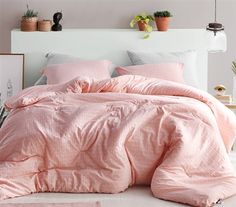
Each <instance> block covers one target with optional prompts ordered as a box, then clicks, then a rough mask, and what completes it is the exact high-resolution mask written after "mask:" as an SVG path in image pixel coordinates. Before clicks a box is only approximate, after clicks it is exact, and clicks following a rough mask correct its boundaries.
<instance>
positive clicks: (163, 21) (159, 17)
mask: <svg viewBox="0 0 236 207" xmlns="http://www.w3.org/2000/svg"><path fill="white" fill-rule="evenodd" d="M154 17H155V21H156V25H157V29H158V31H167V30H168V27H169V23H170V17H172V14H171V13H170V12H169V11H157V12H155V13H154Z"/></svg>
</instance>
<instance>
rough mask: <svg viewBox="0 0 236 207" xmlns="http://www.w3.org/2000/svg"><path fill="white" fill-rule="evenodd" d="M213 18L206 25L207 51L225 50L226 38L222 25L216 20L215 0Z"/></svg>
mask: <svg viewBox="0 0 236 207" xmlns="http://www.w3.org/2000/svg"><path fill="white" fill-rule="evenodd" d="M214 5H215V7H214V11H215V20H214V22H213V23H209V24H208V25H207V28H206V30H207V37H208V43H209V46H208V48H209V51H211V52H225V51H226V49H227V38H226V34H225V32H224V26H223V25H222V24H221V23H218V22H217V1H216V0H215V4H214Z"/></svg>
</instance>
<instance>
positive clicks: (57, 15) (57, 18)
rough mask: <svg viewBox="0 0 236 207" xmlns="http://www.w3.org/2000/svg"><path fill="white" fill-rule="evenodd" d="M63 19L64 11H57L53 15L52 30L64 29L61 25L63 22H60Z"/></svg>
mask: <svg viewBox="0 0 236 207" xmlns="http://www.w3.org/2000/svg"><path fill="white" fill-rule="evenodd" d="M61 19H62V12H56V13H55V14H54V15H53V22H54V25H52V31H61V30H62V26H61V24H59V22H60V21H61Z"/></svg>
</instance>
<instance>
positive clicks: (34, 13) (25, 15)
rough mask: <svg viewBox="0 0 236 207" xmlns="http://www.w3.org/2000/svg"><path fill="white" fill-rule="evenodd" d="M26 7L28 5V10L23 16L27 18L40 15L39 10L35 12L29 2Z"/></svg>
mask: <svg viewBox="0 0 236 207" xmlns="http://www.w3.org/2000/svg"><path fill="white" fill-rule="evenodd" d="M26 7H27V10H26V12H25V13H24V15H23V17H26V18H31V17H38V12H35V11H34V10H33V9H30V8H29V5H28V4H27V6H26Z"/></svg>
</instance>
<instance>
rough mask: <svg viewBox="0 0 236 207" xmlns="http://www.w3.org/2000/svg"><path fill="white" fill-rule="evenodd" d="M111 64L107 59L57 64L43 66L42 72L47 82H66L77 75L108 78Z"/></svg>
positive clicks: (98, 78)
mask: <svg viewBox="0 0 236 207" xmlns="http://www.w3.org/2000/svg"><path fill="white" fill-rule="evenodd" d="M111 65H112V63H111V62H110V61H108V60H97V61H96V60H95V61H82V62H77V63H65V64H57V65H50V66H48V67H46V68H44V69H43V74H44V75H45V76H47V84H60V83H66V82H68V81H70V80H72V79H73V78H76V77H78V76H85V77H90V78H95V79H97V80H102V79H107V78H110V73H109V69H110V67H111Z"/></svg>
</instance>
